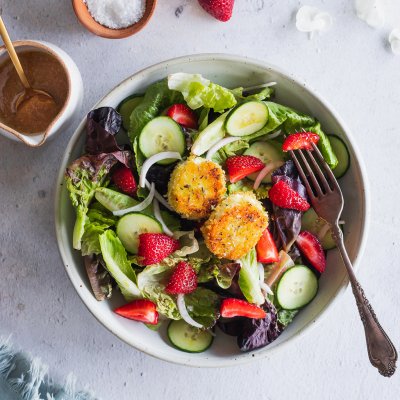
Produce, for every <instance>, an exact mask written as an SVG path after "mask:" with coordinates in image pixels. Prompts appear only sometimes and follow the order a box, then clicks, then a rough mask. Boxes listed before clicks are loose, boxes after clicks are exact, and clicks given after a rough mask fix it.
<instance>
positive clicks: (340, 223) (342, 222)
mask: <svg viewBox="0 0 400 400" xmlns="http://www.w3.org/2000/svg"><path fill="white" fill-rule="evenodd" d="M345 223H346V221H344V220H342V219H341V220H339V222H338V224H339V225H344V224H345Z"/></svg>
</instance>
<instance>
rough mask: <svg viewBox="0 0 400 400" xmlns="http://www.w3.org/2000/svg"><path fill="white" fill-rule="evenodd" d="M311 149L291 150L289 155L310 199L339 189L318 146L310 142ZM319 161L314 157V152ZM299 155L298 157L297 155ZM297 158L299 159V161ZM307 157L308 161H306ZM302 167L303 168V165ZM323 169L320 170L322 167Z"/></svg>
mask: <svg viewBox="0 0 400 400" xmlns="http://www.w3.org/2000/svg"><path fill="white" fill-rule="evenodd" d="M311 145H312V146H313V151H310V150H295V151H293V150H291V151H290V152H289V153H290V156H291V157H292V159H293V162H294V163H295V165H296V167H297V170H298V171H299V174H300V177H301V179H302V181H303V183H304V185H305V187H306V189H307V193H308V196H309V197H310V199H313V198H316V197H321V196H324V195H326V194H328V193H332V192H334V191H336V190H337V191H339V192H341V191H340V187H339V184H338V182H337V180H336V178H335V176H334V175H333V172H332V170H331V169H330V167H329V165H328V164H327V163H326V162H325V160H324V158H323V156H322V154H321V152H320V151H319V149H318V147H317V146H316V145H315V144H314V143H311ZM313 153H314V154H315V156H316V158H317V160H318V161H319V163H318V162H317V160H316V159H315V158H314V154H313ZM297 155H299V156H300V157H298V156H297ZM299 158H300V159H301V161H299ZM307 159H308V160H309V161H307ZM302 165H303V166H304V168H303V166H302ZM321 167H322V169H323V171H322V169H321Z"/></svg>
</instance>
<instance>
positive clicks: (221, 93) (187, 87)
mask: <svg viewBox="0 0 400 400" xmlns="http://www.w3.org/2000/svg"><path fill="white" fill-rule="evenodd" d="M168 87H169V88H170V89H172V90H176V91H178V92H181V93H182V95H183V97H184V99H185V101H186V103H187V105H188V106H189V107H190V108H191V109H193V110H196V109H198V108H200V107H206V108H212V109H213V110H214V111H216V112H223V111H224V110H226V109H228V108H232V107H233V106H235V105H236V103H237V101H236V99H235V96H234V95H233V93H232V92H231V91H230V90H229V89H226V88H224V87H222V86H219V85H217V84H215V83H212V82H211V81H209V80H208V79H205V78H203V77H202V76H201V75H200V74H186V73H183V72H179V73H176V74H171V75H169V76H168Z"/></svg>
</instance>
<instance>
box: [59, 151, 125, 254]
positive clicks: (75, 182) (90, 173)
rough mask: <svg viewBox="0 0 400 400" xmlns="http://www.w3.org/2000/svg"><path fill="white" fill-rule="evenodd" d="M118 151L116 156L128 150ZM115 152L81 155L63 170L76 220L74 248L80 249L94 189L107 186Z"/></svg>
mask: <svg viewBox="0 0 400 400" xmlns="http://www.w3.org/2000/svg"><path fill="white" fill-rule="evenodd" d="M118 153H120V154H118V157H119V155H121V156H126V157H127V156H128V154H129V152H118ZM125 153H127V154H125ZM115 154H117V153H115ZM115 154H113V153H109V154H105V153H102V154H97V155H85V156H82V157H80V158H78V159H77V160H75V161H74V162H73V163H72V164H71V165H70V166H69V167H68V168H67V170H66V172H65V181H66V186H67V189H68V191H69V196H70V198H71V202H72V205H73V206H74V207H75V208H76V221H75V226H74V232H73V247H74V249H77V250H80V249H81V240H82V236H83V233H84V231H85V224H86V222H87V215H86V214H87V212H88V208H89V204H90V202H91V201H92V199H93V196H94V194H95V190H96V189H97V188H98V187H100V186H107V177H108V173H109V172H110V169H111V168H112V167H113V166H114V165H115V164H116V163H117V162H118V159H117V157H116V155H115Z"/></svg>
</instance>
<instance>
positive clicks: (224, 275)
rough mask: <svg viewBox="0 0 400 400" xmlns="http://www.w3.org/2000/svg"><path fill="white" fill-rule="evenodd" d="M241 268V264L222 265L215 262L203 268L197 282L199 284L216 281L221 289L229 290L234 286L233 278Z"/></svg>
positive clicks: (217, 261)
mask: <svg viewBox="0 0 400 400" xmlns="http://www.w3.org/2000/svg"><path fill="white" fill-rule="evenodd" d="M239 268H240V264H239V263H226V264H222V263H221V261H220V260H214V261H213V262H211V263H209V264H208V265H204V266H202V268H201V269H200V271H199V274H198V276H197V280H198V282H199V283H205V282H210V281H212V280H213V279H215V280H216V282H217V284H218V286H219V287H221V288H222V289H228V288H229V287H230V286H231V285H232V281H233V278H234V276H235V275H236V272H237V271H238V270H239Z"/></svg>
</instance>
